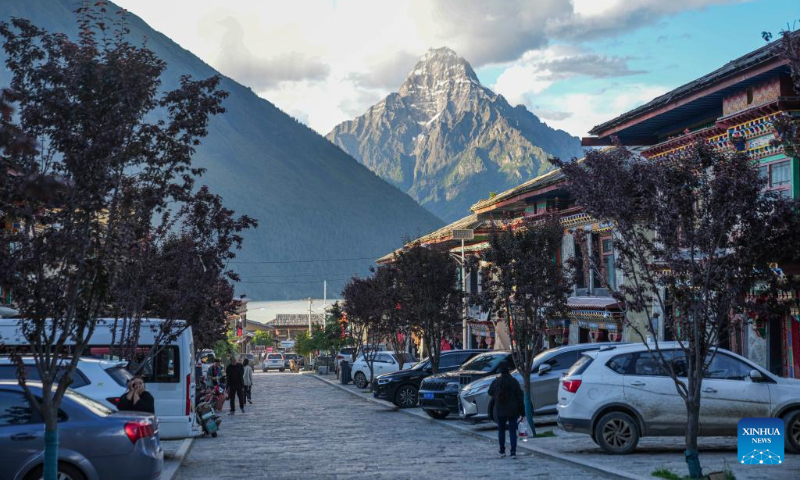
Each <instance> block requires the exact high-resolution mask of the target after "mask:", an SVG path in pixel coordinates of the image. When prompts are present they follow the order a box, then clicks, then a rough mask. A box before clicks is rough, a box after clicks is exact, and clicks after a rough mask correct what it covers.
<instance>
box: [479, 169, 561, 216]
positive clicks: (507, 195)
mask: <svg viewBox="0 0 800 480" xmlns="http://www.w3.org/2000/svg"><path fill="white" fill-rule="evenodd" d="M564 179H565V177H564V173H563V172H562V171H561V169H557V170H553V171H552V172H548V173H545V174H544V175H539V176H538V177H536V178H533V179H531V180H528V181H527V182H525V183H523V184H522V185H517V186H516V187H514V188H510V189H508V190H506V191H505V192H502V193H500V194H498V195H495V196H494V197H492V198H488V199H486V200H481V201H479V202H478V203H476V204H475V205H473V206H472V208H471V210H472V211H473V212H477V211H478V210H483V209H485V208H487V207H490V206H492V205H496V204H498V203H501V202H503V201H505V200H510V199H512V198H514V197H518V196H520V195H523V194H525V193H528V192H531V191H535V190H538V189H540V188H544V187H547V186H550V185H553V184H556V183H559V182H561V181H564Z"/></svg>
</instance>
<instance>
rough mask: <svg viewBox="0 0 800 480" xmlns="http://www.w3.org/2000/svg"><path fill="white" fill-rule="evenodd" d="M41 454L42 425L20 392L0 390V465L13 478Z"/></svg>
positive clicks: (42, 446)
mask: <svg viewBox="0 0 800 480" xmlns="http://www.w3.org/2000/svg"><path fill="white" fill-rule="evenodd" d="M42 451H44V425H43V424H42V422H41V421H40V420H39V417H38V415H37V414H36V413H35V412H34V411H33V409H32V408H31V405H30V403H29V402H28V399H27V398H25V396H24V395H23V394H22V393H21V392H15V391H9V390H0V465H2V466H3V467H2V468H3V472H5V474H10V476H11V477H13V476H14V475H15V474H16V473H17V472H18V471H19V469H20V468H22V467H23V466H25V465H27V464H28V463H29V462H30V461H31V459H33V458H34V457H36V456H38V455H39V454H40V452H42Z"/></svg>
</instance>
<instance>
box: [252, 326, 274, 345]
mask: <svg viewBox="0 0 800 480" xmlns="http://www.w3.org/2000/svg"><path fill="white" fill-rule="evenodd" d="M253 343H255V344H256V345H266V346H273V345H274V344H275V338H274V337H273V336H272V334H271V333H270V332H268V331H266V330H257V331H256V333H255V334H253Z"/></svg>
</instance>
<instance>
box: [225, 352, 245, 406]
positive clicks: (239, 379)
mask: <svg viewBox="0 0 800 480" xmlns="http://www.w3.org/2000/svg"><path fill="white" fill-rule="evenodd" d="M225 376H226V377H228V378H227V379H228V398H230V401H231V411H230V415H233V414H234V413H236V396H237V395H238V396H239V409H240V410H241V411H242V413H244V367H242V365H241V364H240V363H239V362H238V361H237V360H236V357H231V363H230V365H228V368H226V369H225Z"/></svg>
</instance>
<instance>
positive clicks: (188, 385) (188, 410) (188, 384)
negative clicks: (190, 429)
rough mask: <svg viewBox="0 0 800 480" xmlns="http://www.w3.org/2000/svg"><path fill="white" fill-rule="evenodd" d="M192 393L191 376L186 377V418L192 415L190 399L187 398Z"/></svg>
mask: <svg viewBox="0 0 800 480" xmlns="http://www.w3.org/2000/svg"><path fill="white" fill-rule="evenodd" d="M191 391H192V374H191V373H190V374H188V375H186V413H185V415H186V416H187V417H188V416H189V415H191V414H192V398H191V397H190V396H189V395H190V394H191Z"/></svg>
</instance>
